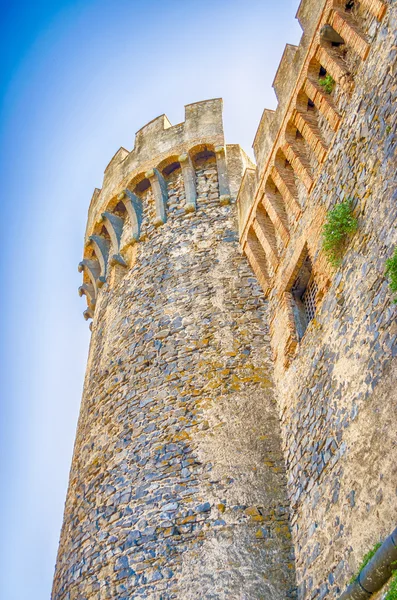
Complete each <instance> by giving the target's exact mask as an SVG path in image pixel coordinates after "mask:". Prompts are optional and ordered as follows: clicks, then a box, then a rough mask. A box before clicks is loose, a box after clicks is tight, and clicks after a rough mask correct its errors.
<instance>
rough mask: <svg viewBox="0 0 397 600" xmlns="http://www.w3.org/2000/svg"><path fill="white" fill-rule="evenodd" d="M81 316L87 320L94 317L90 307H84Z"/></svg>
mask: <svg viewBox="0 0 397 600" xmlns="http://www.w3.org/2000/svg"><path fill="white" fill-rule="evenodd" d="M83 317H84V319H85V320H86V321H88V319H93V318H94V312H93V310H92V309H91V308H89V307H88V308H86V310H85V311H84V312H83Z"/></svg>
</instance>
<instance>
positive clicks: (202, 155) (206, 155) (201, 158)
mask: <svg viewBox="0 0 397 600" xmlns="http://www.w3.org/2000/svg"><path fill="white" fill-rule="evenodd" d="M210 158H215V152H212V150H207V149H205V150H203V151H202V152H198V153H197V154H196V156H195V157H194V162H195V163H196V164H200V163H205V162H207V160H209V159H210Z"/></svg>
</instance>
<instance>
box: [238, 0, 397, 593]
mask: <svg viewBox="0 0 397 600" xmlns="http://www.w3.org/2000/svg"><path fill="white" fill-rule="evenodd" d="M383 4H384V5H385V6H386V7H388V10H387V12H386V15H385V16H384V18H383V20H381V21H379V20H377V19H376V18H374V16H373V15H371V14H369V13H368V10H366V7H368V5H369V2H365V3H364V2H363V3H360V7H359V9H357V7H355V8H354V10H353V11H352V15H350V16H349V17H346V18H353V17H354V18H355V19H356V22H357V23H359V24H360V26H361V27H362V30H363V31H364V32H365V35H366V36H367V38H366V39H367V40H368V41H369V42H370V50H369V54H368V57H367V58H366V60H365V61H364V60H362V59H361V58H360V57H359V56H358V54H357V48H358V43H356V40H354V39H353V36H352V37H351V38H347V47H346V48H345V49H344V50H343V55H344V60H345V64H346V65H347V66H348V69H349V70H350V71H351V84H349V86H347V87H344V86H343V85H342V82H340V83H339V84H338V83H337V84H336V87H335V90H334V91H333V93H332V96H331V98H332V100H333V102H334V103H335V106H336V107H337V110H338V112H339V114H340V115H341V123H340V126H339V129H338V131H337V133H336V135H333V136H331V135H330V130H329V129H326V130H324V129H323V128H324V126H325V123H324V122H323V121H322V120H321V119H320V118H319V116H320V115H319V113H318V111H317V113H316V112H315V109H314V110H312V114H313V113H314V114H315V115H316V120H317V123H318V126H319V132H320V134H322V135H323V136H324V138H323V139H327V140H328V145H329V151H328V152H327V154H326V155H325V156H324V159H323V160H318V158H317V159H316V160H313V158H312V157H311V160H312V162H311V164H312V165H313V167H312V173H313V175H314V182H313V186H312V187H311V188H310V189H309V190H306V191H305V190H304V188H303V187H302V185H301V181H302V177H303V171H302V169H301V166H299V165H294V177H295V183H296V185H297V187H298V185H300V186H301V187H300V188H299V189H298V195H297V198H298V201H299V203H300V205H301V207H302V212H301V214H300V215H299V216H298V217H297V218H294V219H291V218H290V221H289V235H290V239H289V240H287V243H284V244H283V246H282V250H281V251H280V255H279V263H278V265H277V267H276V268H275V269H274V268H273V267H272V268H270V259H271V256H270V255H269V253H267V255H266V257H264V258H263V260H264V263H263V264H262V265H261V267H262V273H265V275H266V281H267V287H268V290H269V292H268V299H269V315H270V319H271V326H270V330H271V337H272V349H273V359H274V368H275V380H276V387H277V399H278V404H279V414H280V420H281V430H282V436H283V441H284V452H285V458H286V466H287V472H288V493H289V498H290V509H291V519H292V526H293V541H294V547H295V556H296V570H297V582H298V598H301V599H302V600H303V599H305V600H306V599H320V598H321V599H322V598H327V599H331V598H337V597H338V596H339V594H340V592H341V591H343V589H344V588H345V587H346V585H347V582H348V580H349V579H350V577H351V575H352V574H353V573H354V572H356V570H357V567H358V565H359V563H360V562H361V559H362V557H363V555H364V554H365V553H366V552H367V551H368V550H369V549H370V548H371V547H372V546H373V545H374V543H375V542H377V541H379V539H383V538H384V537H386V536H387V535H388V534H389V533H390V532H391V531H392V530H393V529H394V527H395V515H396V508H397V490H396V473H397V467H396V436H395V433H396V426H395V423H396V417H397V394H396V384H397V376H396V372H397V370H396V356H397V326H396V306H395V305H394V304H393V302H392V297H391V294H390V291H389V288H388V282H387V279H386V278H385V274H384V270H385V260H386V258H388V257H389V256H390V255H391V254H392V252H393V250H394V247H395V246H396V243H397V203H396V200H397V178H396V146H397V133H396V110H397V108H396V107H397V103H396V100H397V82H396V73H397V68H396V65H397V62H396V61H397V50H396V48H397V36H396V31H397V9H396V6H395V4H394V3H391V2H390V3H383ZM381 5H382V3H376V6H381ZM327 6H329V7H331V3H327ZM373 6H375V3H374V4H373ZM324 14H325V13H324ZM327 15H328V16H327ZM329 15H331V16H329ZM332 18H333V17H332V14H331V13H326V14H325V16H323V19H330V20H332ZM323 22H324V21H323ZM354 44H356V45H354ZM300 81H302V84H304V78H302V79H300ZM298 89H299V88H298ZM283 106H286V104H285V103H284V105H283ZM288 110H290V109H289V108H288V107H286V108H285V110H284V114H287V113H288ZM290 114H292V113H290ZM287 120H288V118H287ZM317 137H319V136H317ZM273 139H274V136H273ZM278 139H280V134H279V137H278ZM307 140H308V138H307ZM307 140H306V141H307ZM277 143H278V142H277V139H276V144H277ZM276 147H277V146H276ZM306 151H309V152H311V154H312V155H313V154H314V152H313V148H311V149H310V148H308V147H306ZM258 152H259V156H260V158H261V164H262V165H265V163H266V160H265V159H264V158H263V155H262V153H261V149H260V148H259V149H258ZM265 175H266V168H263V169H262V171H261V170H259V172H258V180H261V178H262V177H265ZM247 189H248V187H247V185H245V187H243V188H242V191H241V201H242V202H243V205H244V210H243V211H241V212H243V213H244V214H245V215H247V212H248V211H247ZM255 193H256V195H257V196H256V198H257V200H256V201H258V199H259V198H260V194H261V187H260V185H258V187H257V190H256V192H255ZM254 197H255V195H254ZM254 197H252V199H251V201H253V200H254ZM345 198H351V199H353V204H354V209H355V213H356V215H357V217H358V219H359V228H358V231H357V233H356V234H355V236H354V237H353V239H352V240H351V241H350V243H349V245H348V247H347V248H346V253H345V256H344V259H343V262H342V265H341V266H340V268H339V269H337V270H335V271H334V270H332V269H331V267H330V266H329V265H328V264H327V263H326V261H325V259H324V256H323V253H322V250H321V246H322V241H321V228H322V225H323V223H324V219H325V214H326V211H327V210H328V209H330V208H331V207H332V206H334V204H335V203H336V202H337V201H338V200H343V199H345ZM252 204H253V209H252V212H251V215H250V216H249V217H247V218H246V221H245V223H240V232H241V236H242V241H243V244H244V243H245V237H244V235H246V233H244V232H247V230H248V227H249V226H250V223H253V226H254V227H255V223H254V221H249V219H254V218H255V210H257V209H256V208H255V206H254V203H253V202H252ZM287 210H289V207H288V206H287ZM269 239H271V238H270V237H269ZM305 246H306V248H307V251H308V253H309V256H310V257H311V259H312V262H313V272H314V276H315V279H316V280H317V282H318V286H319V293H318V296H317V305H318V306H317V312H316V316H315V318H314V319H313V320H312V321H311V323H310V324H309V326H308V329H307V330H306V332H305V335H304V337H303V339H302V340H301V341H298V339H297V338H296V334H295V330H296V325H295V321H294V318H293V315H292V314H291V312H289V311H288V302H289V297H288V296H286V293H289V292H290V286H291V284H292V283H293V281H294V278H295V277H296V273H297V270H299V259H300V257H301V256H302V255H303V253H304V249H305ZM266 261H267V264H266ZM294 336H295V337H294Z"/></svg>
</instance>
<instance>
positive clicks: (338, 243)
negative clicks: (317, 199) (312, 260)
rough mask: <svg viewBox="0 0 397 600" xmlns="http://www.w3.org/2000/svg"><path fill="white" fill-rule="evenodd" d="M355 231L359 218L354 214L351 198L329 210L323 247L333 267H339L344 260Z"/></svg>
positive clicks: (324, 227) (324, 228) (324, 230)
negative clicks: (346, 248)
mask: <svg viewBox="0 0 397 600" xmlns="http://www.w3.org/2000/svg"><path fill="white" fill-rule="evenodd" d="M355 231H357V219H356V218H355V217H354V215H353V207H352V201H351V200H350V199H346V200H343V202H340V203H339V204H337V205H336V206H334V208H332V209H331V210H330V211H328V214H327V219H326V222H325V224H324V226H323V249H324V252H325V254H326V256H327V258H328V260H329V262H330V263H331V265H332V266H333V267H338V266H339V265H340V263H341V262H342V256H343V252H344V250H345V247H346V243H347V240H348V238H349V236H350V235H352V234H353V233H355Z"/></svg>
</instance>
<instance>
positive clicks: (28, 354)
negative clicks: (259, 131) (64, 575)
mask: <svg viewBox="0 0 397 600" xmlns="http://www.w3.org/2000/svg"><path fill="white" fill-rule="evenodd" d="M298 5H299V0H279V1H276V2H275V1H274V0H271V1H270V0H244V1H243V0H201V1H200V0H196V1H192V0H168V2H161V1H160V0H69V1H68V0H29V1H23V0H22V1H18V0H2V2H0V11H1V12H0V61H1V65H0V90H1V106H0V181H1V187H0V189H1V215H2V223H3V229H2V252H1V253H0V257H1V259H0V268H1V282H2V287H1V296H0V298H1V311H0V325H1V332H0V334H1V336H0V339H1V348H0V369H1V373H0V376H1V387H0V390H1V400H0V402H1V404H0V410H1V415H0V417H1V419H0V428H1V430H0V445H1V455H0V456H1V465H0V466H1V473H0V477H1V479H0V481H1V492H0V526H1V529H0V532H1V537H0V559H1V561H0V564H1V566H2V569H1V579H0V598H1V600H48V599H49V597H50V590H51V580H52V576H53V570H54V564H55V558H56V551H57V545H58V538H59V532H60V527H61V522H62V513H63V504H64V499H65V494H66V487H67V480H68V472H69V466H70V461H71V456H72V450H73V441H74V436H75V428H76V423H77V417H78V410H79V404H80V395H81V389H82V382H83V376H84V370H85V362H86V356H87V349H88V342H89V330H88V325H87V323H86V322H85V321H84V319H83V317H82V312H83V310H84V308H85V305H84V301H83V300H82V299H80V298H79V297H78V294H77V288H78V286H79V285H80V283H81V275H80V274H79V273H78V272H77V264H78V262H79V261H80V260H81V253H82V244H83V234H84V228H85V222H86V214H87V209H88V204H89V201H90V198H91V195H92V192H93V190H94V188H95V187H101V184H102V176H103V170H104V168H105V166H106V165H107V163H108V162H109V160H110V159H111V157H112V156H113V154H114V153H115V152H116V150H117V149H118V148H119V147H120V146H124V147H125V148H127V149H132V147H133V144H134V135H135V132H136V131H137V130H138V129H139V128H140V127H142V126H143V125H144V124H145V123H146V122H148V121H150V120H151V119H153V118H154V117H156V116H158V115H159V114H162V113H166V114H167V116H168V117H169V119H170V120H171V122H172V123H174V124H175V123H179V122H180V121H182V120H183V115H184V112H183V107H184V105H185V104H188V103H191V102H196V101H198V100H204V99H207V98H214V97H219V96H221V97H223V99H224V119H225V131H226V138H227V142H228V143H240V144H241V145H242V146H243V147H244V148H245V149H247V150H250V148H251V144H252V141H253V138H254V135H255V131H256V128H257V125H258V122H259V119H260V116H261V114H262V111H263V109H264V108H265V107H266V108H275V105H276V100H275V96H274V92H273V91H272V88H271V84H272V81H273V78H274V75H275V72H276V69H277V66H278V64H279V61H280V58H281V55H282V52H283V49H284V46H285V44H286V43H287V42H289V43H298V41H299V38H300V34H301V31H300V28H299V25H298V23H297V22H296V21H295V19H294V17H295V14H296V11H297V8H298Z"/></svg>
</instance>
